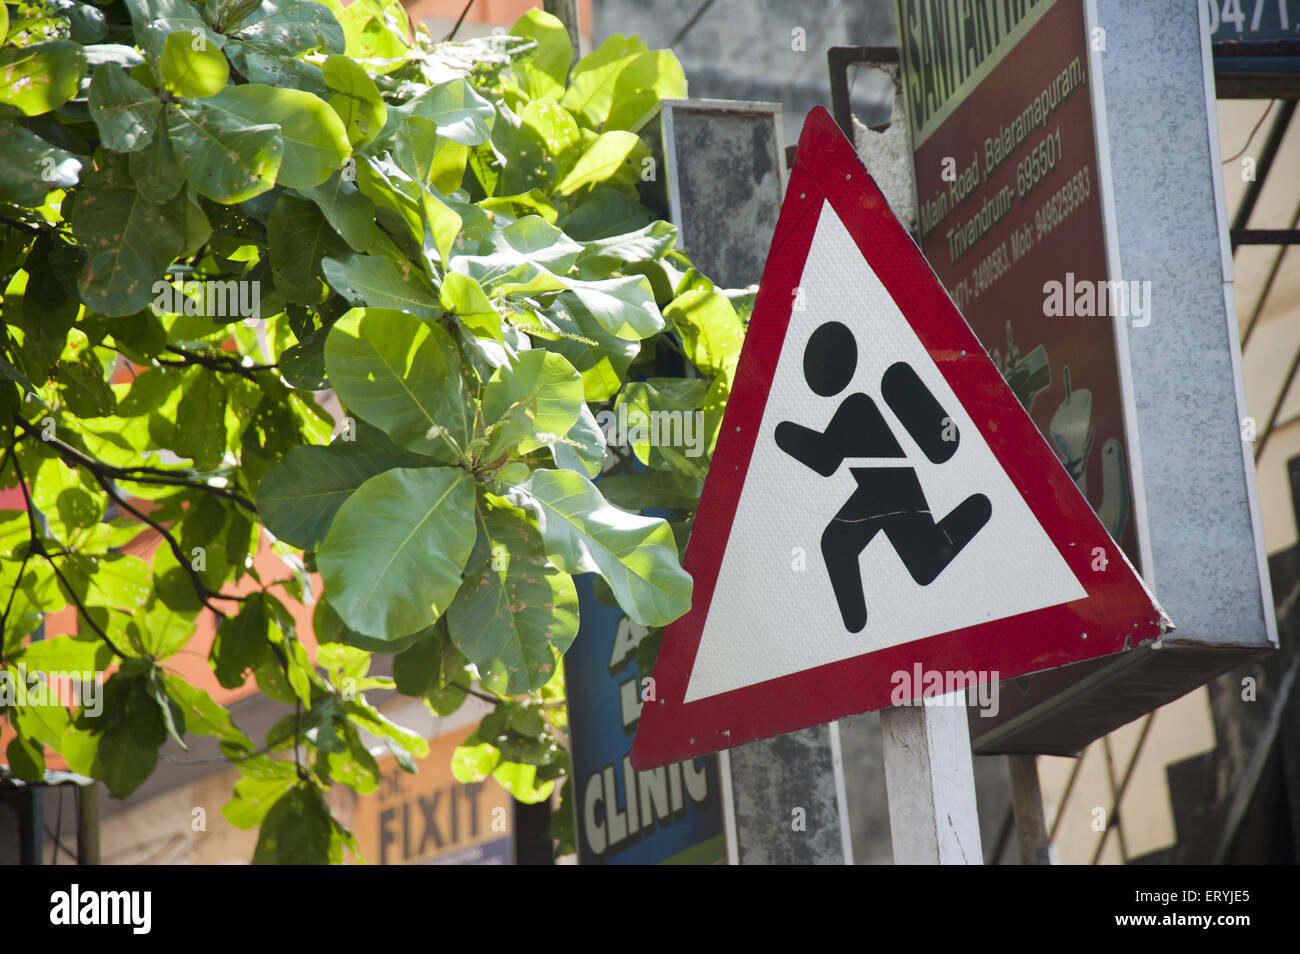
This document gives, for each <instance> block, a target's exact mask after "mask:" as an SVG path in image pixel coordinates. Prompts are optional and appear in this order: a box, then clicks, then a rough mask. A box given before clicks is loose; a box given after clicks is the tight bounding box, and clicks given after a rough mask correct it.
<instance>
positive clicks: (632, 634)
mask: <svg viewBox="0 0 1300 954" xmlns="http://www.w3.org/2000/svg"><path fill="white" fill-rule="evenodd" d="M593 580H594V577H593V575H592V574H584V575H582V576H579V577H575V579H574V582H575V583H576V584H577V587H578V606H579V610H580V612H581V620H582V623H581V628H580V629H579V631H578V638H577V641H576V642H575V643H574V645H573V648H572V649H571V650H570V651H569V652H568V654H567V655H566V656H565V657H564V673H565V685H566V688H567V691H568V699H569V728H570V740H571V742H572V752H573V792H572V798H573V804H574V810H575V812H576V814H577V819H576V822H577V824H576V826H575V833H576V841H577V846H578V860H579V861H580V863H582V864H584V865H600V864H632V865H652V864H715V863H720V862H723V861H725V859H726V845H725V841H724V838H723V829H722V787H721V782H720V777H719V774H718V759H717V756H715V755H709V756H705V757H702V758H698V759H687V760H685V761H682V762H676V763H673V764H672V765H668V766H663V767H661V768H657V769H655V770H654V771H650V772H638V771H636V770H635V769H633V768H632V765H631V763H630V762H629V761H628V753H629V751H631V748H632V735H633V733H634V732H635V731H636V725H637V720H638V718H639V716H640V711H641V706H642V705H652V704H653V702H652V701H650V696H651V695H652V693H653V683H650V682H648V681H643V674H641V673H639V672H638V671H637V665H636V647H637V644H638V643H639V642H640V641H641V637H642V636H643V635H645V632H646V630H645V628H644V627H642V626H638V625H637V624H636V623H634V622H632V620H630V619H628V618H627V617H626V616H625V615H624V614H623V613H622V612H621V611H620V610H616V609H613V608H611V607H609V606H606V605H605V604H604V603H602V602H600V600H598V599H596V596H595V594H594V592H593V590H592V584H593ZM649 675H650V673H648V672H647V673H645V674H644V676H645V677H648V676H649ZM643 697H644V701H643Z"/></svg>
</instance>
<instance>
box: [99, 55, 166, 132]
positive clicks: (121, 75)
mask: <svg viewBox="0 0 1300 954" xmlns="http://www.w3.org/2000/svg"><path fill="white" fill-rule="evenodd" d="M89 103H90V118H91V119H93V120H94V121H95V125H96V126H98V127H99V135H100V139H101V141H102V142H103V144H104V145H105V146H106V147H107V148H109V149H112V150H113V151H114V152H134V151H135V150H137V149H143V148H144V147H145V146H147V145H149V143H150V142H151V141H152V140H153V135H154V130H155V129H156V128H157V126H158V112H159V110H161V109H162V102H161V101H159V99H158V97H157V96H155V95H154V93H153V90H151V89H149V88H148V87H147V86H144V85H143V84H141V83H137V82H136V81H135V80H133V79H131V77H130V76H129V75H128V74H127V72H126V70H124V69H122V68H120V67H117V66H113V65H111V64H109V63H104V64H102V65H100V66H98V67H96V69H95V72H94V75H92V76H91V78H90V96H89Z"/></svg>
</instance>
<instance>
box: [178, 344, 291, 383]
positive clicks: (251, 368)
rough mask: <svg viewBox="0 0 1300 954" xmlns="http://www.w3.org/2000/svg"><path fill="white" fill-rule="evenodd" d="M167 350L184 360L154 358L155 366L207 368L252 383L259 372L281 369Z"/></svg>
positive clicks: (272, 365)
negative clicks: (195, 366) (239, 377)
mask: <svg viewBox="0 0 1300 954" xmlns="http://www.w3.org/2000/svg"><path fill="white" fill-rule="evenodd" d="M167 350H168V351H170V352H171V353H172V354H176V355H180V356H181V359H182V360H180V361H164V360H162V359H161V358H154V359H153V360H154V364H158V365H162V366H163V367H171V368H183V367H191V366H194V365H197V366H199V367H201V368H207V369H208V370H209V371H220V372H223V373H226V374H238V375H241V376H242V377H245V378H247V379H248V380H250V381H256V380H257V372H258V371H274V370H275V369H276V368H277V367H279V365H278V364H242V363H240V362H239V360H237V359H236V358H234V357H225V356H223V355H215V354H202V353H200V352H197V351H187V350H186V349H185V348H178V347H176V346H175V345H168V346H167Z"/></svg>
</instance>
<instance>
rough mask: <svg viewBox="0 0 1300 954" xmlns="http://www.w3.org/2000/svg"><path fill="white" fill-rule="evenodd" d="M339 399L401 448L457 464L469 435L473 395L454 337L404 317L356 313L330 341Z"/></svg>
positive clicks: (340, 322)
mask: <svg viewBox="0 0 1300 954" xmlns="http://www.w3.org/2000/svg"><path fill="white" fill-rule="evenodd" d="M325 365H326V368H327V369H328V370H329V378H330V383H331V384H332V385H333V386H334V389H335V390H336V391H337V392H338V395H339V399H340V400H341V401H342V402H343V404H344V406H345V407H347V408H348V409H349V410H352V411H355V412H356V413H357V414H359V415H361V416H362V417H363V418H365V419H366V420H367V421H369V422H370V423H371V424H374V425H375V426H377V427H379V428H382V429H383V430H384V431H385V432H386V433H387V434H388V436H389V437H391V438H392V439H393V440H394V441H396V442H397V443H398V444H400V445H402V446H403V447H406V448H408V449H410V450H413V451H415V452H416V453H419V454H424V455H425V456H428V457H432V458H434V459H435V460H436V461H439V462H441V463H456V462H458V461H459V460H460V454H461V452H463V451H465V450H466V449H467V445H468V443H469V438H470V419H469V397H468V395H467V393H466V391H465V383H464V380H463V379H462V377H461V362H460V356H459V353H458V352H457V351H456V345H455V343H454V342H453V341H452V339H451V336H450V335H449V334H448V333H447V332H446V331H445V330H444V329H443V328H442V327H441V326H439V325H426V324H425V323H424V322H422V321H420V320H419V319H418V318H415V317H412V316H411V315H407V314H403V313H402V312H396V311H386V310H383V309H375V308H370V309H363V308H354V309H353V310H352V311H349V312H348V313H347V314H346V315H344V316H343V317H342V318H340V319H339V320H338V321H337V322H335V324H334V327H333V328H332V329H330V333H329V337H328V338H327V339H326V341H325Z"/></svg>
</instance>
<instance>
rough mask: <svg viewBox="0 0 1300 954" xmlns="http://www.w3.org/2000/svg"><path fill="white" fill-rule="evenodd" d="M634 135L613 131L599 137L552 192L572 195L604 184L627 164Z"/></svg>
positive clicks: (632, 146)
mask: <svg viewBox="0 0 1300 954" xmlns="http://www.w3.org/2000/svg"><path fill="white" fill-rule="evenodd" d="M639 141H640V140H638V139H637V137H636V133H630V132H625V131H623V130H617V131H615V132H606V133H601V134H600V135H599V136H597V137H596V139H595V140H594V141H593V142H592V144H591V145H590V146H588V147H587V150H586V151H585V152H584V153H583V154H582V156H581V157H580V158H579V159H578V161H577V162H576V163H574V166H573V168H572V169H570V170H569V174H568V175H566V176H565V177H564V178H563V179H561V180H560V184H559V185H558V186H556V187H555V191H556V192H558V193H559V194H560V195H572V194H573V193H574V192H577V191H578V190H579V189H584V188H586V187H587V186H594V185H598V184H599V183H601V182H604V181H605V180H606V179H608V178H609V177H610V176H612V175H613V174H614V173H615V172H617V171H618V168H619V166H621V165H623V163H624V162H625V161H626V160H627V157H628V156H630V155H631V154H632V150H633V149H635V148H636V146H637V143H638V142H639Z"/></svg>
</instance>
